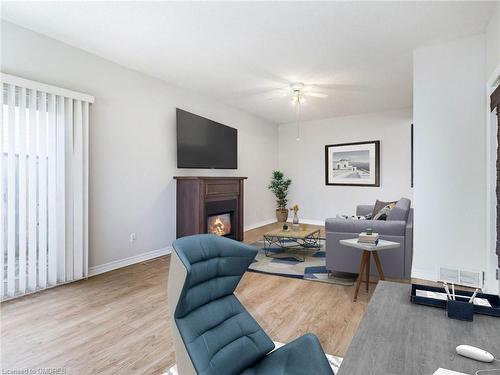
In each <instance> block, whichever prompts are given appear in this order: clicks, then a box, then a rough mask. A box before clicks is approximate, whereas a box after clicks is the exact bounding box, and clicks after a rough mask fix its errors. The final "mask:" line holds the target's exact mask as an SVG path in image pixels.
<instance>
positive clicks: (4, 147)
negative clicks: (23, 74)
mask: <svg viewBox="0 0 500 375" xmlns="http://www.w3.org/2000/svg"><path fill="white" fill-rule="evenodd" d="M1 85H2V95H1V102H0V120H1V121H2V123H1V126H0V156H1V157H0V246H1V254H0V262H1V263H0V273H1V274H0V299H2V300H6V299H10V298H13V297H17V296H20V295H24V294H27V293H32V292H35V291H37V290H41V289H45V288H48V287H51V286H55V285H58V284H62V283H67V282H71V281H74V280H78V279H81V278H85V277H86V276H87V274H88V165H89V164H88V161H89V155H88V142H89V110H90V104H91V103H93V102H94V98H93V97H92V96H89V95H86V94H81V93H77V92H73V91H70V90H66V89H62V88H58V87H54V86H50V85H46V84H42V83H38V82H34V81H30V80H27V79H23V78H20V77H16V76H12V75H9V74H3V73H2V74H1Z"/></svg>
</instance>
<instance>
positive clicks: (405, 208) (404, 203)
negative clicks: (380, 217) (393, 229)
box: [387, 198, 411, 221]
mask: <svg viewBox="0 0 500 375" xmlns="http://www.w3.org/2000/svg"><path fill="white" fill-rule="evenodd" d="M410 207H411V201H410V200H409V199H408V198H401V199H400V200H398V201H397V203H396V207H394V208H393V209H392V210H391V211H390V212H389V213H388V214H387V220H403V221H407V220H408V214H409V213H410Z"/></svg>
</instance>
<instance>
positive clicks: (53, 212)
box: [47, 94, 57, 285]
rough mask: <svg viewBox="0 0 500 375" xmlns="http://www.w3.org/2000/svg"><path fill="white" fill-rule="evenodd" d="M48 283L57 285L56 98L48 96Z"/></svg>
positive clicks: (51, 95)
mask: <svg viewBox="0 0 500 375" xmlns="http://www.w3.org/2000/svg"><path fill="white" fill-rule="evenodd" d="M48 112H49V124H48V125H49V126H48V132H47V134H48V142H47V144H48V150H47V160H48V184H47V186H48V190H47V191H48V196H47V203H48V223H49V225H48V266H49V267H48V270H49V276H48V281H49V284H50V285H55V284H57V221H56V218H57V206H56V180H57V179H56V173H57V149H56V146H57V144H56V142H57V132H56V98H55V96H54V95H53V94H50V95H49V101H48Z"/></svg>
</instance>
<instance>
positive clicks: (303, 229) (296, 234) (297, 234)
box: [264, 224, 320, 238]
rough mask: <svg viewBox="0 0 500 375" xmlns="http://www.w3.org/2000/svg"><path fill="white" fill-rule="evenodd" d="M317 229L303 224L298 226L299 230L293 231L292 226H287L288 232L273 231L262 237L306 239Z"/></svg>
mask: <svg viewBox="0 0 500 375" xmlns="http://www.w3.org/2000/svg"><path fill="white" fill-rule="evenodd" d="M319 231H320V230H319V229H317V228H309V227H308V226H307V225H305V224H301V225H300V229H299V230H293V229H292V225H291V224H290V225H289V226H288V230H283V228H279V229H275V230H272V231H270V232H267V233H264V237H281V238H307V237H311V236H312V235H314V234H316V233H318V234H319Z"/></svg>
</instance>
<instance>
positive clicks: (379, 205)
mask: <svg viewBox="0 0 500 375" xmlns="http://www.w3.org/2000/svg"><path fill="white" fill-rule="evenodd" d="M391 203H394V204H396V203H397V201H392V202H382V201H379V200H378V199H377V201H376V202H375V206H373V212H372V217H373V220H377V219H375V216H376V215H377V214H378V212H379V211H380V210H381V209H382V208H384V207H385V206H387V205H388V204H391Z"/></svg>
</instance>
